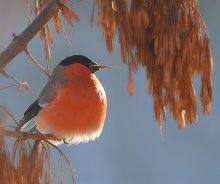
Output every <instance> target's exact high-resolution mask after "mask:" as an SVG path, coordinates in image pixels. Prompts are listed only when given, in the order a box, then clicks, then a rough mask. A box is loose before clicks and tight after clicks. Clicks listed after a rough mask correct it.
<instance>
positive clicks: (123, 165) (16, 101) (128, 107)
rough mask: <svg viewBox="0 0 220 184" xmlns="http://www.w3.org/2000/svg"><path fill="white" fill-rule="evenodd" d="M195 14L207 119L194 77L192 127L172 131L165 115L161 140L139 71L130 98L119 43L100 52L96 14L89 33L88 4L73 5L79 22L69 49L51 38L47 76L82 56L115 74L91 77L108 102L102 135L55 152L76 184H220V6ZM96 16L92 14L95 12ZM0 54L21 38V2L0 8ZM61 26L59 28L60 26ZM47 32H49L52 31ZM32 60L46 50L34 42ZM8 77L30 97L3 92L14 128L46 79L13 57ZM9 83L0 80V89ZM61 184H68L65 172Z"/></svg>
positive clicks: (204, 5)
mask: <svg viewBox="0 0 220 184" xmlns="http://www.w3.org/2000/svg"><path fill="white" fill-rule="evenodd" d="M199 2H200V13H201V14H202V16H203V18H204V19H205V21H206V24H207V27H208V30H209V34H210V39H211V46H212V56H213V64H214V67H213V69H214V74H213V96H214V97H213V105H212V114H211V115H210V116H208V115H203V114H202V108H201V103H200V101H199V90H200V87H201V83H200V76H198V75H195V79H194V86H195V89H196V93H197V96H198V104H199V118H198V122H197V123H194V124H192V125H187V126H186V128H185V129H178V127H177V122H176V121H174V120H173V119H172V118H171V116H170V115H169V113H168V112H167V121H166V122H163V139H164V141H163V142H162V141H161V137H160V130H159V127H158V124H157V122H156V121H155V119H154V112H153V101H152V97H151V96H150V95H149V94H148V92H147V80H146V78H145V71H144V70H145V69H141V68H140V70H139V72H138V73H137V74H136V75H134V85H135V90H134V95H133V96H132V97H131V96H129V94H128V91H127V80H128V71H127V66H126V65H123V64H122V59H121V55H120V47H119V45H118V37H117V36H116V39H115V47H114V53H113V54H112V55H110V54H109V53H108V51H107V49H106V45H105V42H104V40H102V33H101V31H100V29H99V28H98V27H97V23H96V22H97V19H96V18H97V12H96V14H95V15H96V16H95V19H94V25H93V27H91V26H90V22H89V20H90V16H91V13H92V6H93V1H92V0H83V1H80V2H79V3H75V4H73V5H72V6H71V8H72V9H73V10H74V11H75V12H76V13H77V15H78V16H79V18H80V20H81V21H80V23H77V22H75V26H74V27H73V28H71V27H70V26H69V25H67V24H65V28H66V30H67V33H68V35H69V38H70V40H71V42H72V44H73V47H72V48H70V47H68V44H67V43H66V41H65V38H64V37H63V36H62V35H57V34H56V33H55V32H54V31H53V33H54V34H53V36H54V44H53V45H51V56H52V57H51V65H50V69H51V71H52V69H53V68H54V67H55V66H56V65H57V64H58V63H59V62H60V61H61V60H62V59H63V58H65V57H67V56H70V55H74V54H83V55H86V56H88V57H89V58H91V59H93V60H95V61H97V62H98V63H99V64H106V65H119V66H122V67H121V68H120V69H112V70H101V71H99V72H98V73H97V76H98V78H99V79H100V81H101V82H102V84H103V86H104V88H105V90H106V93H107V97H108V112H107V119H106V122H105V126H104V129H103V132H102V135H101V136H100V138H99V139H97V140H96V141H94V142H90V143H87V144H79V145H72V146H67V145H62V146H61V149H62V150H63V151H64V153H65V154H66V155H67V157H68V158H69V159H70V160H71V162H72V163H73V164H74V167H75V170H76V173H77V175H76V182H77V184H85V183H90V184H113V183H114V184H125V183H126V184H133V183H138V184H139V183H140V184H141V183H149V184H161V183H165V184H186V183H187V184H197V183H198V184H207V183H211V184H219V183H220V174H219V173H220V110H219V109H220V105H219V104H220V94H219V91H220V85H219V80H220V62H219V60H220V34H219V32H220V22H219V20H218V17H219V9H220V1H218V0H210V1H206V0H200V1H199ZM96 10H97V9H96ZM0 15H1V16H0V25H1V27H0V51H3V50H4V49H5V48H6V46H7V45H8V44H9V43H10V41H11V39H12V33H14V32H15V33H17V34H19V33H21V32H22V31H23V30H24V28H26V27H27V22H28V18H27V9H26V8H25V5H24V1H21V0H20V1H15V0H7V1H1V2H0ZM64 22H65V21H64ZM51 26H53V25H52V24H51ZM28 48H29V50H30V52H31V53H32V54H33V55H34V57H35V58H36V59H37V60H39V61H40V62H41V63H43V64H44V63H45V55H44V45H43V43H42V42H41V41H40V39H39V36H36V37H35V38H34V39H33V40H32V41H31V42H30V43H29V45H28ZM6 70H7V71H8V72H10V73H12V74H13V75H14V76H16V77H17V78H18V79H19V80H21V81H27V82H29V83H30V85H31V90H30V91H25V90H22V91H19V92H18V91H17V89H16V88H9V89H7V90H4V91H0V103H1V104H3V105H4V106H5V107H7V108H8V109H9V110H10V111H11V112H12V113H13V114H14V115H15V117H16V119H17V120H19V119H20V118H21V117H22V115H23V112H24V111H25V110H26V108H27V107H28V106H29V105H30V103H32V102H33V101H34V100H35V99H36V98H37V96H38V94H39V93H40V91H41V89H42V87H43V86H44V84H45V83H46V82H47V77H46V76H45V75H44V74H43V73H42V72H41V71H39V69H38V68H36V67H35V66H34V65H33V64H32V63H31V61H30V60H29V59H28V58H27V56H26V55H25V54H24V53H21V54H20V55H19V56H17V57H16V58H15V59H14V60H13V62H11V63H10V64H9V65H8V66H7V68H6ZM10 84H13V81H11V80H7V79H5V78H4V77H2V76H1V77H0V87H3V86H7V85H10ZM57 157H59V156H58V154H56V153H54V155H53V158H54V160H55V163H54V164H53V166H54V168H55V169H54V174H55V178H54V183H59V180H58V179H59V178H60V171H59V159H57ZM66 170H67V172H65V173H64V175H65V183H70V181H71V177H70V173H69V171H68V169H66Z"/></svg>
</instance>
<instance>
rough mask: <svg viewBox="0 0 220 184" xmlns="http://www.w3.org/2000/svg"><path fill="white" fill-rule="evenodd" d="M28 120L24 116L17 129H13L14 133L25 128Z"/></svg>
mask: <svg viewBox="0 0 220 184" xmlns="http://www.w3.org/2000/svg"><path fill="white" fill-rule="evenodd" d="M28 121H29V120H27V118H26V117H25V116H24V117H23V118H22V119H21V120H20V121H19V123H18V125H17V127H16V128H15V130H16V131H22V130H23V129H24V128H25V126H26V125H27V122H28Z"/></svg>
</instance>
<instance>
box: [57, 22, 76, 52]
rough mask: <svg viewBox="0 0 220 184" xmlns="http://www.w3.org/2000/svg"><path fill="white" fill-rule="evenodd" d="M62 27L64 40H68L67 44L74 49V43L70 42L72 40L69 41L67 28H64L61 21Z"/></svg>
mask: <svg viewBox="0 0 220 184" xmlns="http://www.w3.org/2000/svg"><path fill="white" fill-rule="evenodd" d="M60 25H61V29H62V33H63V35H64V38H65V39H66V42H67V43H68V45H69V47H70V48H72V47H73V45H72V43H71V41H70V39H69V37H68V35H67V33H66V30H65V28H64V26H63V23H62V21H60Z"/></svg>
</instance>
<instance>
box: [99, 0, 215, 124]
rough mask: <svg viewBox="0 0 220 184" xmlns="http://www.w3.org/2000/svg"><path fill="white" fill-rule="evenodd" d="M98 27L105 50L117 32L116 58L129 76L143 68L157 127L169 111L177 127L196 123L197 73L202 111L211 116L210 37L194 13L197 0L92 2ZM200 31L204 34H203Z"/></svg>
mask: <svg viewBox="0 0 220 184" xmlns="http://www.w3.org/2000/svg"><path fill="white" fill-rule="evenodd" d="M96 2H97V4H98V10H99V15H98V25H99V26H100V27H101V29H102V32H103V36H104V37H105V39H106V44H107V48H108V50H109V52H112V51H113V40H114V37H115V34H116V31H118V35H119V42H120V46H121V55H122V59H123V62H124V63H127V64H128V66H129V84H128V88H129V91H130V93H131V94H132V93H133V84H132V72H136V71H137V69H138V66H140V65H141V66H142V67H146V76H147V79H148V90H149V93H151V94H152V95H153V99H154V111H155V118H156V120H157V121H158V122H159V124H160V126H161V125H162V118H163V119H164V120H165V119H166V112H165V108H166V107H169V110H170V112H171V113H172V115H173V117H174V119H178V125H179V127H185V122H186V123H192V122H193V121H194V120H195V119H197V115H198V109H197V100H196V95H195V92H194V88H193V85H192V80H193V75H194V73H195V72H198V73H200V74H201V79H202V87H201V92H200V97H201V101H202V105H203V112H204V113H205V112H208V113H210V112H211V101H212V82H211V75H212V60H211V49H210V43H209V36H208V32H207V30H206V27H205V24H204V22H203V19H202V17H201V16H200V14H199V13H198V11H199V10H198V2H197V0H156V1H155V0H131V5H130V9H129V8H128V2H127V0H96ZM203 33H204V36H203Z"/></svg>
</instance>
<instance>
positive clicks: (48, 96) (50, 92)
mask: <svg viewBox="0 0 220 184" xmlns="http://www.w3.org/2000/svg"><path fill="white" fill-rule="evenodd" d="M65 83H66V80H65V78H64V76H63V66H61V65H58V66H56V67H55V69H54V71H53V73H52V75H51V77H50V79H49V81H48V82H47V84H46V85H45V87H44V88H43V89H42V91H41V93H40V95H39V97H38V99H37V100H35V101H34V102H33V103H32V104H31V105H30V106H29V107H28V108H27V110H26V111H25V113H24V117H23V118H22V119H21V120H20V121H19V123H18V126H17V127H16V130H22V129H23V127H24V126H25V125H26V123H27V122H28V121H29V120H31V119H32V118H34V117H35V116H36V115H37V114H38V112H39V111H40V110H41V109H42V108H43V107H46V106H47V105H48V104H49V102H50V101H51V100H53V99H54V98H56V96H57V91H56V90H55V85H59V86H60V87H62V86H63V85H65Z"/></svg>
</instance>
